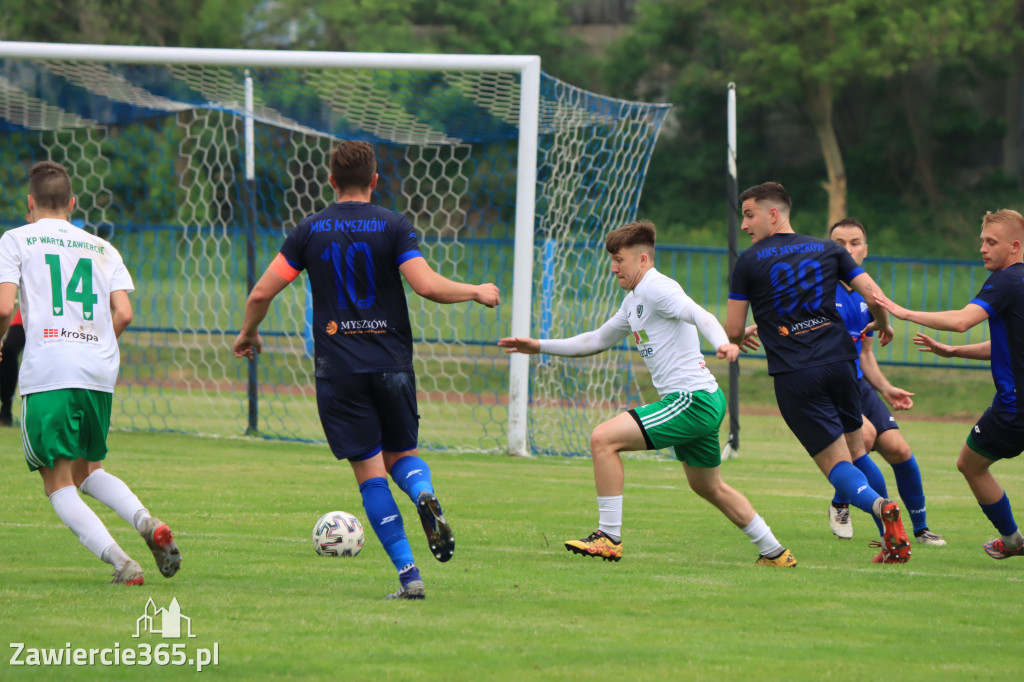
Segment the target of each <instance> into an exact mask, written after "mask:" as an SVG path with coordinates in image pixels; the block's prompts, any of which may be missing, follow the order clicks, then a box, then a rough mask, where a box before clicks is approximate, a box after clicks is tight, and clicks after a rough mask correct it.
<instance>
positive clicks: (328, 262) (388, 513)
mask: <svg viewBox="0 0 1024 682" xmlns="http://www.w3.org/2000/svg"><path fill="white" fill-rule="evenodd" d="M330 165H331V174H330V183H331V187H333V188H334V190H335V192H336V195H337V203H335V204H333V205H331V206H329V207H327V208H325V209H324V210H322V211H320V212H319V213H316V214H314V215H312V216H309V217H307V218H306V219H304V220H303V221H302V222H300V223H299V224H298V225H297V226H296V227H295V229H294V230H292V232H291V233H290V234H289V235H288V237H287V238H286V239H285V242H284V245H283V246H282V247H281V252H280V253H279V254H278V255H277V257H276V258H275V259H274V261H273V262H272V263H271V264H270V266H269V267H268V268H267V271H266V272H265V273H264V274H263V276H262V277H261V278H260V280H259V282H257V283H256V286H255V287H254V288H253V290H252V292H251V293H250V294H249V299H248V301H246V304H245V317H244V319H243V321H242V329H241V331H240V332H239V334H238V338H236V339H235V342H234V346H233V349H232V350H233V352H234V354H235V355H236V356H238V357H252V356H253V353H259V352H260V351H261V349H262V345H263V342H262V339H261V338H260V335H259V333H258V329H259V324H260V322H261V321H262V320H263V318H264V317H265V316H266V314H267V311H268V310H269V308H270V304H271V302H272V301H273V299H274V297H275V296H276V295H277V294H278V293H280V292H281V291H282V290H283V289H284V288H285V287H286V286H288V284H289V283H290V282H292V281H293V280H294V279H295V278H296V277H297V276H298V275H299V273H300V272H301V271H302V270H305V271H306V272H307V275H308V276H309V280H310V288H311V290H312V292H313V344H314V356H315V362H316V371H315V375H316V401H317V408H318V410H319V413H320V422H321V424H322V425H323V428H324V433H325V434H326V436H327V442H328V444H329V445H330V447H331V452H333V453H334V456H335V457H336V458H338V459H346V460H348V461H349V464H350V465H351V466H352V471H353V473H354V474H355V478H356V482H357V483H358V484H359V492H360V494H361V495H362V499H363V509H364V510H365V511H366V517H367V519H368V520H369V522H370V526H371V527H372V528H373V531H374V533H376V535H377V537H378V539H379V540H380V541H381V544H382V545H383V546H384V549H385V550H386V551H387V553H388V556H389V557H390V558H391V561H392V563H394V565H395V568H396V569H397V570H398V577H399V582H400V583H401V589H399V590H398V591H397V592H395V593H393V594H389V595H388V598H389V599H423V598H424V595H425V591H424V586H423V580H422V578H421V576H420V573H419V569H418V568H417V567H416V565H415V562H414V561H413V555H412V548H411V547H410V545H409V540H408V538H407V537H406V534H405V529H404V526H403V524H402V516H401V514H400V512H399V510H398V505H397V504H396V503H395V500H394V497H393V496H392V494H391V489H390V488H389V487H388V481H387V476H388V474H390V475H391V478H392V479H393V480H394V482H395V484H396V485H397V486H398V487H399V488H400V489H401V490H402V491H403V492H404V493H406V494H407V495H408V496H409V498H410V499H412V501H413V502H414V503H415V504H416V509H417V511H418V512H419V516H420V522H421V523H422V525H423V529H424V532H425V533H426V535H427V541H428V544H429V545H430V549H431V552H433V554H434V557H435V558H436V559H437V560H438V561H448V560H449V559H451V557H452V555H453V553H454V551H455V539H454V536H453V535H452V531H451V527H450V526H449V525H448V521H447V519H446V518H445V516H444V513H443V512H442V510H441V505H440V503H439V502H438V500H437V497H436V495H435V494H434V487H433V483H432V480H431V475H430V467H429V466H428V465H427V463H426V462H425V461H424V460H423V459H421V458H420V457H419V456H418V450H417V445H418V437H419V414H417V405H416V377H415V375H414V374H413V366H412V352H413V348H412V327H411V325H410V322H409V307H408V303H407V301H406V298H405V289H404V287H403V285H402V278H403V277H404V278H405V280H406V281H407V282H408V283H409V285H410V286H411V287H412V290H413V291H415V292H416V293H417V294H419V295H420V296H423V297H424V298H427V299H430V300H431V301H436V302H438V303H459V302H463V301H476V302H477V303H481V304H483V305H486V306H488V307H494V306H496V305H498V304H499V303H500V302H501V299H500V296H499V292H498V287H496V286H495V285H494V284H480V285H472V284H465V283H462V282H455V281H453V280H450V279H448V278H447V277H444V276H442V275H440V274H438V273H437V272H435V271H434V270H433V269H432V268H431V267H430V265H428V264H427V261H426V259H424V257H423V254H422V253H420V250H419V241H418V239H417V237H416V232H415V230H414V228H413V226H412V224H411V223H410V222H409V220H408V219H407V218H405V216H403V215H401V214H400V213H395V212H394V211H389V210H387V209H384V208H381V207H379V206H375V205H373V204H371V203H370V200H371V198H372V193H373V190H374V189H375V188H376V186H377V181H378V177H379V176H378V175H377V159H376V157H375V155H374V152H373V146H372V145H371V144H370V143H368V142H359V141H345V142H342V143H341V144H339V145H338V146H337V147H336V148H335V149H334V150H333V152H332V153H331V161H330Z"/></svg>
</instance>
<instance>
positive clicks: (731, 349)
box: [679, 300, 740, 362]
mask: <svg viewBox="0 0 1024 682" xmlns="http://www.w3.org/2000/svg"><path fill="white" fill-rule="evenodd" d="M679 318H680V319H681V320H683V321H684V322H689V323H690V324H692V325H693V326H695V327H696V328H697V331H699V332H700V333H701V336H703V337H704V338H705V339H707V340H708V341H710V342H711V345H712V346H714V347H715V355H716V356H717V357H719V358H721V359H723V360H728V361H729V362H733V361H735V360H736V358H738V357H739V354H740V347H739V346H738V345H737V344H735V343H732V342H731V341H730V339H729V337H728V335H726V333H725V329H723V328H722V323H721V322H719V321H718V318H716V317H715V316H714V315H712V314H711V313H709V312H708V311H707V310H704V308H702V307H700V306H699V305H697V304H696V303H695V302H693V301H692V300H688V303H687V304H686V305H685V306H683V308H682V310H681V311H680V315H679Z"/></svg>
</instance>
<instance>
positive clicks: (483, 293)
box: [473, 282, 501, 308]
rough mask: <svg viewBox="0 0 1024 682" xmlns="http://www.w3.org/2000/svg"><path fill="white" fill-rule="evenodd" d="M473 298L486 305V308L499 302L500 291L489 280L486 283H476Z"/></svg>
mask: <svg viewBox="0 0 1024 682" xmlns="http://www.w3.org/2000/svg"><path fill="white" fill-rule="evenodd" d="M473 300H474V301H476V302H477V303H481V304H483V305H485V306H487V307H488V308H493V307H494V306H496V305H498V304H499V303H501V292H500V291H498V287H497V286H495V285H494V284H491V283H490V282H488V283H487V284H478V285H477V287H476V294H475V295H474V296H473Z"/></svg>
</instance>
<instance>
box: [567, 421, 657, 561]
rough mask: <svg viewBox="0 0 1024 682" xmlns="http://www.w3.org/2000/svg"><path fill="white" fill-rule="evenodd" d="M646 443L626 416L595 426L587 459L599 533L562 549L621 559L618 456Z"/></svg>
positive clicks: (643, 447) (622, 480)
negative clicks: (591, 474)
mask: <svg viewBox="0 0 1024 682" xmlns="http://www.w3.org/2000/svg"><path fill="white" fill-rule="evenodd" d="M646 449H647V442H646V440H645V439H644V435H643V432H642V431H640V425H639V424H637V423H636V420H635V419H633V417H632V416H631V415H630V414H629V413H628V412H623V413H622V414H619V415H616V416H615V417H612V418H611V419H609V420H608V421H606V422H603V423H601V424H598V425H597V428H595V429H594V431H593V433H591V434H590V455H591V459H592V460H593V464H594V485H595V487H596V488H597V508H598V515H599V521H598V529H597V530H596V531H595V532H593V533H591V534H590V535H589V536H588V537H585V538H582V539H580V540H569V541H568V542H566V543H565V548H566V549H567V550H569V551H570V552H575V553H576V554H582V555H584V556H599V557H601V558H602V559H604V560H605V561H618V560H619V559H621V558H622V489H623V487H624V485H625V474H624V473H623V469H622V456H621V455H620V454H619V453H620V452H622V451H624V450H626V451H630V450H646Z"/></svg>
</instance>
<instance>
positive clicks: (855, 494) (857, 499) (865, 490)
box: [828, 462, 882, 535]
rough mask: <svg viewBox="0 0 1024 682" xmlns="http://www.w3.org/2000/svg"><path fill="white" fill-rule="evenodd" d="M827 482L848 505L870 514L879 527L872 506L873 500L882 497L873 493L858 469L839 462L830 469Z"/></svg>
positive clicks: (847, 463) (873, 504) (879, 522)
mask: <svg viewBox="0 0 1024 682" xmlns="http://www.w3.org/2000/svg"><path fill="white" fill-rule="evenodd" d="M828 482H829V483H831V484H832V487H834V488H835V489H836V492H837V493H838V494H839V495H841V496H842V497H844V498H845V499H847V500H850V504H852V505H853V506H854V507H856V508H857V509H860V510H861V511H864V512H867V513H868V514H871V518H873V519H875V520H876V523H878V524H879V525H881V521H878V520H877V519H876V518H875V512H874V506H875V500H877V499H878V498H879V497H882V495H879V494H878V493H877V492H875V490H874V489H873V488H872V487H871V486H870V485H869V484H868V479H867V478H866V477H865V476H864V473H863V472H862V471H861V470H860V469H858V468H857V467H855V466H853V465H852V464H850V463H849V462H840V463H839V464H836V465H835V466H834V467H832V471H830V472H828ZM879 535H881V530H879Z"/></svg>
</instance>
